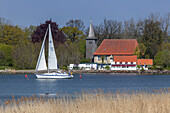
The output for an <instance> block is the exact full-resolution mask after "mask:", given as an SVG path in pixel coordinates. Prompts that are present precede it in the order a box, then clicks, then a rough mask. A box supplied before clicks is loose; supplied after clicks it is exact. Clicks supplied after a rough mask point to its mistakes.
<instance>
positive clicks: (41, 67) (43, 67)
mask: <svg viewBox="0 0 170 113" xmlns="http://www.w3.org/2000/svg"><path fill="white" fill-rule="evenodd" d="M47 33H49V34H48V67H47V64H46V59H45V41H46V36H47ZM54 70H59V68H58V64H57V57H56V53H55V49H54V44H53V39H52V33H51V27H50V24H49V25H48V28H47V30H46V33H45V36H44V40H43V43H42V46H41V50H40V54H39V57H38V61H37V65H36V69H35V75H36V77H37V78H56V79H57V78H73V75H72V74H71V75H70V74H68V73H66V72H61V71H56V72H54ZM39 71H47V73H41V74H38V72H39Z"/></svg>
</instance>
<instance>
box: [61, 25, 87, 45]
mask: <svg viewBox="0 0 170 113" xmlns="http://www.w3.org/2000/svg"><path fill="white" fill-rule="evenodd" d="M61 30H62V31H63V33H64V34H65V36H66V38H67V41H66V42H67V44H70V43H73V42H75V41H76V40H77V39H82V38H83V37H85V35H84V34H83V32H82V31H79V29H78V28H77V27H65V26H64V27H63V28H61Z"/></svg>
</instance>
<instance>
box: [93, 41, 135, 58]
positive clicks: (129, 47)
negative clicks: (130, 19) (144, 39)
mask: <svg viewBox="0 0 170 113" xmlns="http://www.w3.org/2000/svg"><path fill="white" fill-rule="evenodd" d="M137 45H138V42H137V40H136V39H104V40H103V42H102V43H101V44H100V46H99V47H98V48H97V50H96V51H95V53H94V54H93V55H133V54H134V52H135V49H136V47H137Z"/></svg>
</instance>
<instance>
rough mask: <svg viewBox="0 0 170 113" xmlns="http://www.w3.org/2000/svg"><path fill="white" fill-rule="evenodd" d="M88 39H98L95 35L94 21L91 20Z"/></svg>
mask: <svg viewBox="0 0 170 113" xmlns="http://www.w3.org/2000/svg"><path fill="white" fill-rule="evenodd" d="M87 39H96V37H95V35H94V30H93V25H92V20H90V29H89V35H88V37H87Z"/></svg>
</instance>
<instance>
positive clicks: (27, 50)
mask: <svg viewBox="0 0 170 113" xmlns="http://www.w3.org/2000/svg"><path fill="white" fill-rule="evenodd" d="M40 47H41V45H40V43H35V44H33V43H31V44H26V43H25V42H20V43H19V44H18V45H17V46H15V48H14V50H13V52H12V58H13V61H14V67H15V68H16V69H35V66H36V63H37V60H38V54H39V52H40Z"/></svg>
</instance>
